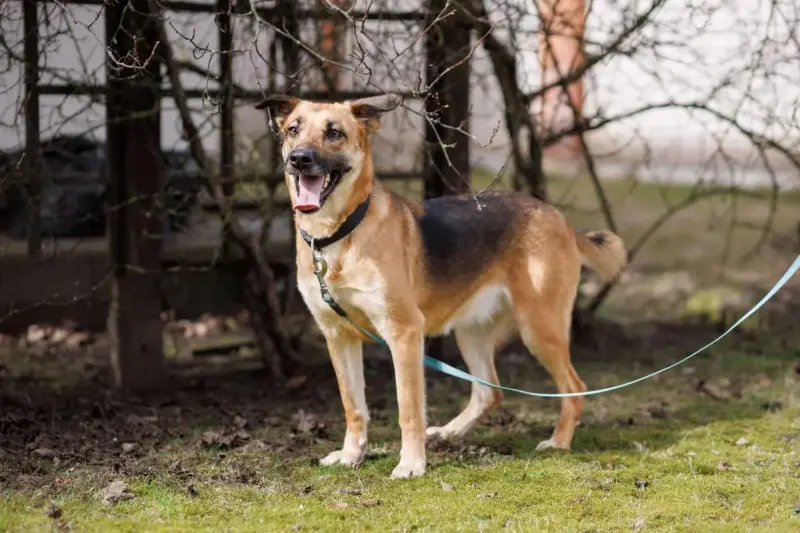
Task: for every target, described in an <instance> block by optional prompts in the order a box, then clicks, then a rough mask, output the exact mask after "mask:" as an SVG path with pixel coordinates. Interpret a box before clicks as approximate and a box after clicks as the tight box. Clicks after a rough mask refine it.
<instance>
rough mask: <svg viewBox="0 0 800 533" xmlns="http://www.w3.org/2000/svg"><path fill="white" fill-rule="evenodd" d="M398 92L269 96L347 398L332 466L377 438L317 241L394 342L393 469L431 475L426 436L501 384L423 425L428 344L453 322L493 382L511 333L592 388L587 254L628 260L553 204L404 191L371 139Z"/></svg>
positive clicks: (573, 410)
mask: <svg viewBox="0 0 800 533" xmlns="http://www.w3.org/2000/svg"><path fill="white" fill-rule="evenodd" d="M400 103H401V99H400V98H399V97H398V96H395V95H385V96H378V97H373V98H367V99H363V100H358V101H352V102H341V103H317V102H310V101H303V100H298V99H294V98H291V97H287V96H270V97H268V98H267V99H265V100H264V101H263V102H261V103H260V104H258V105H257V108H258V109H265V108H267V109H269V110H270V111H271V113H272V116H273V117H274V118H275V121H276V123H277V124H278V127H279V128H280V131H281V134H282V136H283V148H282V154H283V158H284V161H285V163H286V184H287V186H288V188H289V191H290V195H291V200H292V205H293V207H294V211H295V215H294V219H295V223H296V225H297V228H298V230H299V231H298V238H297V270H298V274H297V276H298V285H299V289H300V292H301V294H302V296H303V298H304V300H305V302H306V304H307V305H308V307H309V309H310V310H311V313H312V314H313V315H314V318H315V320H316V322H317V324H318V325H319V327H320V329H321V330H322V333H323V334H324V335H325V339H326V340H327V344H328V350H329V351H330V357H331V360H332V361H333V366H334V369H335V371H336V377H337V380H338V383H339V390H340V393H341V397H342V403H343V404H344V411H345V417H346V420H347V432H346V434H345V438H344V444H343V446H342V448H341V449H340V450H338V451H334V452H333V453H331V454H329V455H328V456H327V457H325V458H323V459H322V460H321V463H322V464H323V465H332V464H343V465H350V466H353V465H358V464H359V463H361V461H362V460H363V458H364V453H365V451H366V446H367V423H368V421H369V413H368V411H367V400H366V398H365V394H364V368H363V362H362V341H364V340H368V337H366V336H365V335H364V334H363V333H362V332H360V331H359V330H358V329H357V328H355V327H353V326H352V325H351V324H350V323H348V322H347V321H346V320H344V319H343V318H342V317H341V316H339V315H338V314H337V313H336V312H335V311H334V310H333V309H332V308H331V307H330V306H329V305H328V304H326V303H325V301H323V299H322V297H321V294H320V284H319V282H318V279H317V278H316V277H315V274H314V270H313V259H314V258H313V255H312V248H311V246H310V244H311V240H312V239H313V241H314V246H315V248H316V249H319V250H321V255H322V257H323V258H324V260H325V262H326V263H327V265H328V271H327V275H326V277H325V281H326V283H327V285H328V286H329V287H330V291H331V293H332V294H333V297H334V298H335V301H336V302H337V303H338V305H339V306H341V309H344V310H345V311H346V313H347V315H348V316H349V317H350V318H351V319H352V320H353V321H354V322H355V323H356V324H358V325H359V326H362V327H364V328H366V329H367V330H369V331H372V332H374V333H375V334H377V335H379V336H381V337H382V338H383V339H385V340H386V342H387V344H388V346H389V348H390V349H391V353H392V360H393V362H394V368H395V379H396V384H397V401H398V407H399V414H400V416H399V418H400V429H401V432H402V446H401V450H400V462H399V464H398V465H397V467H396V468H395V469H394V471H393V472H392V477H395V478H406V477H411V476H419V475H422V474H423V473H424V472H425V467H426V459H425V440H426V437H428V438H452V437H458V436H460V435H463V434H464V433H466V432H467V431H468V430H469V429H470V428H472V427H473V426H474V425H475V423H476V422H478V420H480V419H481V417H483V415H485V414H486V413H487V412H488V411H489V410H490V409H492V408H493V407H495V406H497V405H498V404H499V403H500V401H501V399H502V393H501V392H500V391H498V390H496V389H492V388H489V387H486V386H483V385H473V386H472V396H471V397H470V400H469V403H468V404H467V406H466V408H465V409H464V410H463V412H461V414H459V415H458V416H457V417H455V418H454V419H453V420H451V421H450V422H448V423H447V424H445V425H444V426H441V427H428V428H426V421H425V388H424V377H423V341H424V338H425V336H426V335H441V334H446V333H448V332H450V331H452V332H454V334H455V338H456V341H457V343H458V346H459V349H460V351H461V354H462V356H463V358H464V360H465V362H466V363H467V366H468V367H469V371H470V373H472V374H473V375H475V376H477V377H480V378H483V379H484V380H487V381H489V382H492V383H497V382H498V379H497V373H496V371H495V364H494V354H495V350H496V348H497V347H498V345H499V344H500V343H502V342H504V341H505V340H506V339H507V338H508V337H509V336H510V334H511V333H513V332H514V331H517V332H519V334H520V336H521V338H522V340H523V342H524V343H525V346H526V347H527V348H528V349H529V350H530V351H531V353H534V354H536V356H537V358H538V360H539V361H540V362H541V364H542V365H544V367H545V368H546V369H547V370H548V371H549V372H550V374H551V375H552V376H553V380H554V382H555V385H556V387H557V389H558V391H560V392H582V391H585V390H586V387H585V385H584V384H583V382H582V381H581V379H580V378H579V377H578V374H577V373H576V372H575V369H574V368H573V367H572V363H571V362H570V349H569V336H570V335H569V329H570V320H571V313H572V307H573V303H574V300H575V296H576V292H577V287H578V281H579V276H580V270H581V264H582V263H583V262H585V263H587V264H588V265H589V266H590V267H592V268H593V269H594V270H595V271H596V272H597V273H598V274H599V275H600V276H601V277H603V278H604V279H612V278H613V277H615V276H616V275H617V274H618V273H619V272H620V271H621V269H622V268H623V267H624V265H625V263H626V251H625V247H624V245H623V243H622V241H621V239H620V238H619V237H618V236H616V235H614V234H613V233H611V232H608V231H595V232H590V233H586V234H583V233H578V232H576V231H575V230H574V229H573V228H572V227H571V226H570V225H569V223H568V222H567V220H566V219H565V218H564V216H563V215H562V214H561V213H560V212H559V211H558V210H557V209H556V208H554V207H552V206H550V205H548V204H545V203H543V202H540V201H538V200H536V199H534V198H531V197H529V196H527V195H524V194H519V193H510V192H492V193H484V194H481V195H479V196H478V197H474V196H456V197H444V198H438V199H435V200H429V201H425V202H422V203H420V202H416V201H412V200H409V199H407V198H403V197H401V196H398V195H396V194H393V193H392V192H391V191H389V190H387V189H386V188H384V187H383V185H382V184H381V183H380V182H379V181H378V180H376V179H375V169H374V166H373V161H372V144H371V136H372V134H373V133H374V132H375V130H376V129H377V128H378V125H379V122H380V115H381V114H382V113H384V112H387V111H390V110H392V109H394V108H395V107H397V106H398V105H400ZM582 407H583V398H582V397H570V398H564V399H562V402H561V415H560V418H559V420H558V423H557V424H556V426H555V431H554V432H553V435H552V437H551V438H550V439H548V440H546V441H544V442H542V443H541V444H539V448H549V447H557V448H569V447H570V443H571V441H572V435H573V432H574V429H575V426H576V424H577V423H578V421H579V417H580V413H581V409H582Z"/></svg>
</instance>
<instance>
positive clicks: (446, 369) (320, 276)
mask: <svg viewBox="0 0 800 533" xmlns="http://www.w3.org/2000/svg"><path fill="white" fill-rule="evenodd" d="M364 203H365V204H368V203H369V197H367V200H366V201H365V202H364ZM363 205H364V204H361V205H360V206H359V207H358V208H356V211H354V212H353V214H351V215H350V216H349V217H348V218H347V220H345V224H346V225H347V226H348V230H347V231H344V232H342V231H337V232H336V233H335V234H334V235H333V236H331V237H329V238H327V239H325V241H326V243H325V244H326V245H328V244H332V243H333V242H336V241H338V240H341V239H343V238H344V237H346V236H347V235H348V234H349V233H350V232H351V231H353V229H355V227H356V226H357V225H358V222H360V221H361V219H362V218H364V215H365V214H366V211H367V210H366V208H364V209H363V210H362V209H361V207H362V206H363ZM359 211H361V212H360V213H359ZM351 218H352V219H357V220H355V223H352V222H353V221H351V220H350V219H351ZM304 233H305V232H304ZM308 237H309V238H308V239H306V235H305V234H304V235H303V240H305V241H306V242H307V243H308V245H309V246H310V247H311V253H312V256H313V263H314V274H315V275H316V276H317V280H318V281H319V289H320V295H321V296H322V301H324V302H325V303H326V304H328V305H329V306H330V308H331V309H333V310H334V311H335V312H336V314H337V315H339V316H340V317H342V318H344V319H345V320H347V321H348V322H350V324H352V325H353V326H355V327H356V328H357V329H358V330H359V331H361V332H362V333H363V334H364V335H366V336H367V337H369V338H371V339H372V340H373V341H375V342H377V343H378V344H383V345H384V346H386V347H388V344H387V343H386V341H385V340H383V339H382V338H380V337H379V336H377V335H375V334H374V333H372V332H371V331H369V330H367V329H366V328H363V327H361V326H359V325H358V324H356V323H355V322H353V321H352V320H351V319H350V317H349V316H348V315H347V312H345V310H344V309H342V307H341V306H340V305H339V304H338V303H336V300H335V299H334V298H333V294H332V293H331V290H330V287H328V284H327V283H326V282H325V274H326V273H327V272H328V263H327V262H326V261H325V258H324V257H322V250H321V249H320V247H318V246H316V245H315V244H318V243H319V242H320V241H321V239H320V240H317V241H316V242H315V240H314V238H313V237H310V236H308ZM333 237H336V238H335V239H334V238H333ZM798 270H800V254H799V255H798V256H797V258H796V259H795V260H794V263H792V264H791V265H790V266H789V268H788V269H786V272H784V274H783V276H781V278H780V279H779V280H778V281H777V282H776V283H775V285H773V286H772V288H771V289H770V290H769V292H768V293H767V294H766V295H764V297H763V298H761V300H760V301H759V302H758V303H757V304H756V305H754V306H753V307H752V308H751V309H750V310H749V311H748V312H746V313H745V314H744V315H742V317H741V318H739V320H737V321H736V322H734V323H733V325H732V326H731V327H729V328H728V329H727V330H725V331H724V332H723V333H722V335H720V336H718V337H717V338H716V339H714V340H712V341H711V342H709V343H708V344H706V345H705V346H703V347H702V348H700V349H698V350H696V351H695V352H693V353H691V354H689V355H688V356H686V357H684V358H683V359H681V360H680V361H678V362H676V363H673V364H671V365H669V366H667V367H664V368H662V369H661V370H657V371H655V372H652V373H650V374H647V375H646V376H642V377H640V378H636V379H634V380H631V381H626V382H625V383H621V384H619V385H614V386H612V387H605V388H602V389H594V390H588V391H586V392H565V393H555V392H553V393H547V392H531V391H526V390H522V389H515V388H513V387H504V386H502V385H495V384H494V383H490V382H488V381H486V380H484V379H481V378H478V377H475V376H473V375H472V374H469V373H467V372H464V371H463V370H460V369H458V368H456V367H454V366H452V365H448V364H447V363H445V362H444V361H439V360H438V359H436V358H434V357H431V356H429V355H424V356H423V363H424V364H425V366H427V367H428V368H432V369H434V370H438V371H439V372H442V373H444V374H447V375H449V376H452V377H454V378H458V379H463V380H465V381H469V382H472V383H477V384H480V385H485V386H487V387H491V388H493V389H499V390H502V391H507V392H515V393H518V394H524V395H526V396H535V397H537V398H571V397H575V396H594V395H596V394H604V393H606V392H613V391H617V390H620V389H624V388H625V387H629V386H631V385H635V384H636V383H640V382H642V381H645V380H647V379H650V378H652V377H655V376H657V375H659V374H662V373H664V372H666V371H668V370H672V369H673V368H675V367H676V366H679V365H682V364H683V363H685V362H686V361H688V360H689V359H691V358H692V357H694V356H696V355H698V354H700V353H701V352H704V351H705V350H707V349H708V348H710V347H711V346H713V345H714V344H716V343H718V342H719V341H721V340H722V339H723V338H724V337H726V336H727V335H728V334H729V333H730V332H732V331H733V330H734V329H736V328H737V327H739V324H741V323H742V322H744V321H745V320H747V319H748V318H749V317H750V316H751V315H752V314H753V313H755V312H756V311H758V310H759V309H761V307H763V305H764V304H765V303H767V302H768V301H769V300H770V299H771V298H772V297H773V296H775V293H777V292H778V291H779V290H781V288H782V287H783V286H784V285H786V283H787V282H788V281H789V280H790V279H791V278H792V276H794V275H795V274H796V273H797V271H798Z"/></svg>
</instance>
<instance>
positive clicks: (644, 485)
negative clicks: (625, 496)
mask: <svg viewBox="0 0 800 533" xmlns="http://www.w3.org/2000/svg"><path fill="white" fill-rule="evenodd" d="M649 484H650V483H649V482H648V481H647V480H645V479H637V480H636V487H638V488H639V489H641V490H644V489H645V488H647V486H648V485H649Z"/></svg>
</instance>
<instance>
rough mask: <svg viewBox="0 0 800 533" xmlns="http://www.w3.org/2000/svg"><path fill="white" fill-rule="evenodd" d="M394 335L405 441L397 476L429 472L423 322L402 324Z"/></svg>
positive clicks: (400, 408) (393, 473)
mask: <svg viewBox="0 0 800 533" xmlns="http://www.w3.org/2000/svg"><path fill="white" fill-rule="evenodd" d="M393 329H397V331H396V332H395V334H394V335H392V336H391V339H390V341H389V347H390V349H391V351H392V361H393V363H394V372H395V381H396V384H397V404H398V409H399V412H400V432H401V434H402V445H401V448H400V463H399V464H398V465H397V467H395V469H394V471H393V472H392V477H393V478H408V477H414V476H421V475H423V474H424V473H425V466H426V461H425V375H424V369H423V366H422V358H423V355H422V352H423V343H424V334H423V327H422V325H419V326H416V325H415V326H409V325H402V326H399V327H398V328H393Z"/></svg>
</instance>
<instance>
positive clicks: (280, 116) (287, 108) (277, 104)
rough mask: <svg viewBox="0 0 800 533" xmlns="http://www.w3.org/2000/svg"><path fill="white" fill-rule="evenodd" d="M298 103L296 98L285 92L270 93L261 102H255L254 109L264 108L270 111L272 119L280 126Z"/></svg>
mask: <svg viewBox="0 0 800 533" xmlns="http://www.w3.org/2000/svg"><path fill="white" fill-rule="evenodd" d="M299 103H300V100H299V99H298V98H295V97H294V96H289V95H286V94H270V95H269V96H267V97H266V98H264V99H263V100H262V101H261V102H259V103H257V104H256V109H266V110H268V111H269V112H270V115H271V116H272V119H273V120H274V121H275V123H276V124H277V125H278V127H279V128H280V127H281V126H282V125H283V121H284V120H286V117H288V116H289V114H290V113H291V112H292V111H294V108H295V107H297V104H299Z"/></svg>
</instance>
